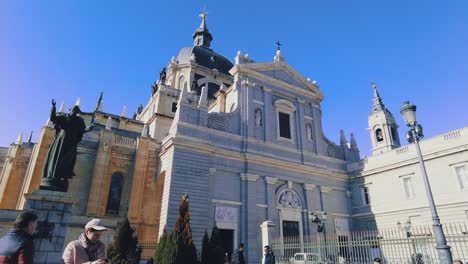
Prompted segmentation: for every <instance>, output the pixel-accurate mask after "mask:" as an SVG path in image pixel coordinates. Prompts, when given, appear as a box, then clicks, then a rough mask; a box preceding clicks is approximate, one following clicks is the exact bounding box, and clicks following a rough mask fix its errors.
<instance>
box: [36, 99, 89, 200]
mask: <svg viewBox="0 0 468 264" xmlns="http://www.w3.org/2000/svg"><path fill="white" fill-rule="evenodd" d="M79 113H81V110H80V107H79V106H78V105H75V106H73V107H72V108H71V109H70V113H69V114H65V113H56V107H55V100H53V99H52V110H51V113H50V121H51V122H52V123H53V124H54V128H55V132H56V133H55V138H54V141H53V142H52V144H51V145H50V148H49V151H48V152H47V157H46V159H45V162H44V168H43V171H42V181H41V185H40V187H39V189H43V190H51V191H59V192H67V190H68V179H71V178H72V177H73V176H74V173H73V168H74V167H75V162H76V154H77V148H78V143H80V141H81V139H82V137H83V134H84V133H86V132H89V131H91V130H92V129H93V127H94V124H91V126H89V127H86V125H85V122H84V120H83V118H81V117H79V116H78V114H79Z"/></svg>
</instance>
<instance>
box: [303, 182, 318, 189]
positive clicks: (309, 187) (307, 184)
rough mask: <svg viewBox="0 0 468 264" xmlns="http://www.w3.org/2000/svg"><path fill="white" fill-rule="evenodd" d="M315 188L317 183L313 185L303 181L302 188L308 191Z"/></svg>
mask: <svg viewBox="0 0 468 264" xmlns="http://www.w3.org/2000/svg"><path fill="white" fill-rule="evenodd" d="M315 188H317V185H315V184H311V183H304V189H306V190H308V191H313V190H315Z"/></svg>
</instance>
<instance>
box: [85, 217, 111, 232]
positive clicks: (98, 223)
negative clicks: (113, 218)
mask: <svg viewBox="0 0 468 264" xmlns="http://www.w3.org/2000/svg"><path fill="white" fill-rule="evenodd" d="M90 228H92V229H94V230H98V231H102V230H107V228H106V227H105V226H104V223H103V222H102V220H101V219H97V218H94V219H93V220H91V221H89V222H88V223H87V224H86V226H85V229H86V230H87V229H90Z"/></svg>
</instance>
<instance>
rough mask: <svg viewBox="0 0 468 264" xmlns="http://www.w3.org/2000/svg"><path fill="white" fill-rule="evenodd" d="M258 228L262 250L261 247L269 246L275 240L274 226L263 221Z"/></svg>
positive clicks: (269, 222)
mask: <svg viewBox="0 0 468 264" xmlns="http://www.w3.org/2000/svg"><path fill="white" fill-rule="evenodd" d="M260 228H261V230H262V249H263V246H266V245H271V243H272V242H273V241H275V239H277V237H276V234H277V232H276V225H275V224H273V223H272V222H271V221H265V222H263V223H262V224H261V225H260ZM262 254H263V252H262Z"/></svg>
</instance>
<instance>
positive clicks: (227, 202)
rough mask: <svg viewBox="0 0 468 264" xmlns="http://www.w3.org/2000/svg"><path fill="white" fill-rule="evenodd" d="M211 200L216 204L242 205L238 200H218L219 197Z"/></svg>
mask: <svg viewBox="0 0 468 264" xmlns="http://www.w3.org/2000/svg"><path fill="white" fill-rule="evenodd" d="M211 202H212V203H215V204H230V205H242V203H241V202H237V201H228V200H218V199H212V200H211Z"/></svg>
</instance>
